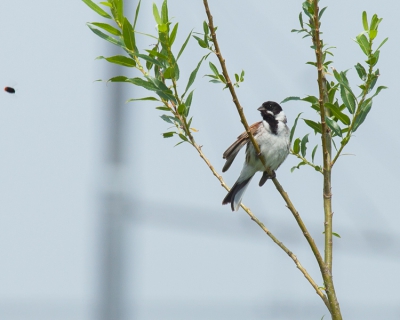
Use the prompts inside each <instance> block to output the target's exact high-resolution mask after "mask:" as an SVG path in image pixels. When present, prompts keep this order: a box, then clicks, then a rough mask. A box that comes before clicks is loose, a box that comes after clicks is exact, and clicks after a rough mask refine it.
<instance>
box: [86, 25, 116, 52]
mask: <svg viewBox="0 0 400 320" xmlns="http://www.w3.org/2000/svg"><path fill="white" fill-rule="evenodd" d="M88 27H89V28H90V30H92V31H93V32H94V33H95V34H96V35H98V36H99V37H100V38H103V39H104V40H107V41H108V42H111V43H112V44H115V45H117V46H120V47H122V43H121V41H120V40H119V39H115V38H113V37H110V36H108V35H106V34H105V33H103V32H101V31H100V30H99V29H96V28H93V27H92V26H91V25H90V24H88Z"/></svg>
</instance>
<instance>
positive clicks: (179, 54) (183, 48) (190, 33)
mask: <svg viewBox="0 0 400 320" xmlns="http://www.w3.org/2000/svg"><path fill="white" fill-rule="evenodd" d="M192 32H193V30H192V31H190V32H189V35H188V36H187V38H186V40H185V42H184V43H183V45H182V47H181V50H179V53H178V56H177V57H176V61H178V59H179V57H180V56H181V54H182V52H183V50H185V48H186V45H187V44H188V42H189V40H190V36H191V35H192Z"/></svg>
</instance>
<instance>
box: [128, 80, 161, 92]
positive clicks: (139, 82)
mask: <svg viewBox="0 0 400 320" xmlns="http://www.w3.org/2000/svg"><path fill="white" fill-rule="evenodd" d="M127 81H128V82H130V83H133V84H134V85H136V86H139V87H143V88H145V89H147V90H151V91H158V88H157V87H156V86H155V85H154V83H152V82H150V81H145V80H143V79H141V78H130V79H127Z"/></svg>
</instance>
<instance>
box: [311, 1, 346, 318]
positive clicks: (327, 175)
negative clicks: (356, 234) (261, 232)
mask: <svg viewBox="0 0 400 320" xmlns="http://www.w3.org/2000/svg"><path fill="white" fill-rule="evenodd" d="M312 3H313V6H314V17H313V20H314V21H313V23H314V28H315V29H314V33H313V42H314V46H315V55H316V59H317V69H318V89H319V99H318V100H319V107H320V115H321V125H322V135H321V139H322V149H323V175H324V188H323V201H324V213H325V225H324V226H325V270H324V272H323V274H322V275H323V278H324V282H325V288H326V293H327V295H328V299H329V303H330V305H331V314H332V319H334V320H341V319H342V315H341V312H340V307H339V303H338V301H337V298H336V293H335V288H334V285H333V279H332V215H333V213H332V193H331V149H332V145H331V144H332V136H331V131H330V129H329V127H328V126H327V124H326V121H325V118H326V116H328V115H329V114H327V110H326V109H325V106H324V103H325V101H326V97H327V94H326V79H325V75H324V66H323V61H322V60H323V52H322V42H321V39H320V30H319V27H320V22H319V16H318V14H319V8H318V0H313V2H312Z"/></svg>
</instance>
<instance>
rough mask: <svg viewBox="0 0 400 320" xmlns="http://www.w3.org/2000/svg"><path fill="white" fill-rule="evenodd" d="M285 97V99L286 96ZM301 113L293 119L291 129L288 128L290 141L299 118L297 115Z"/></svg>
mask: <svg viewBox="0 0 400 320" xmlns="http://www.w3.org/2000/svg"><path fill="white" fill-rule="evenodd" d="M286 99H287V98H286ZM286 99H285V100H286ZM302 113H303V112H300V113H299V114H298V115H297V117H296V119H295V120H294V123H293V126H292V129H291V130H290V141H292V139H293V135H294V132H295V131H296V126H297V121H298V120H299V117H300V116H301V114H302Z"/></svg>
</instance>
